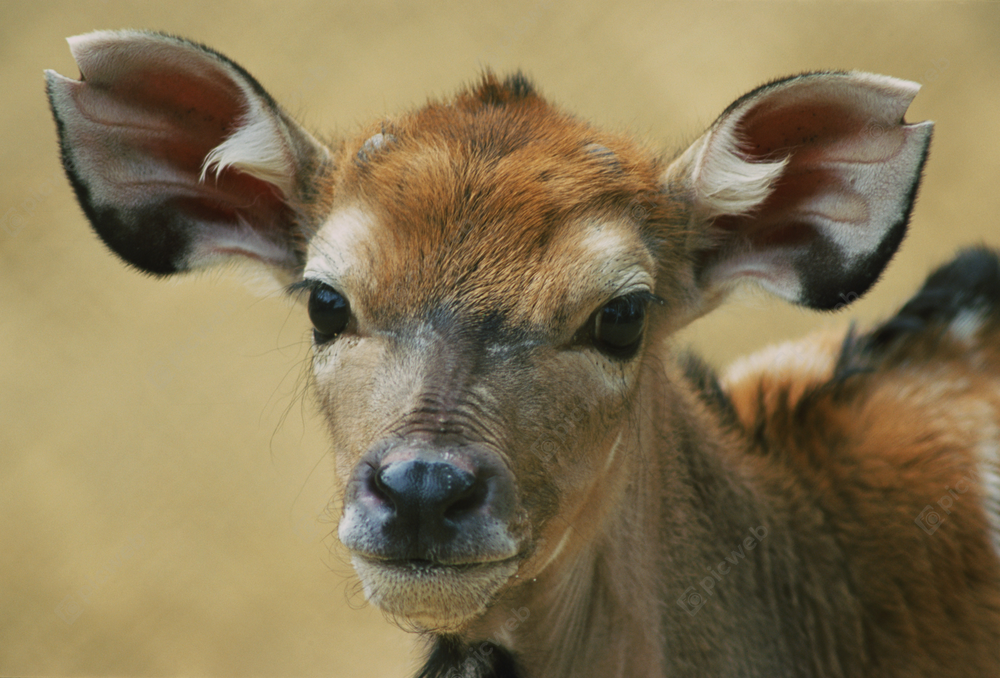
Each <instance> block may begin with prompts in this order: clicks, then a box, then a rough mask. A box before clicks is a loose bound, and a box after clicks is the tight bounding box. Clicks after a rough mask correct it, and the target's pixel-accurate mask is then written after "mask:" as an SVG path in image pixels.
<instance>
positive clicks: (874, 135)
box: [665, 73, 933, 309]
mask: <svg viewBox="0 0 1000 678" xmlns="http://www.w3.org/2000/svg"><path fill="white" fill-rule="evenodd" d="M918 89H919V85H917V84H915V83H911V82H906V81H903V80H896V79H894V78H889V77H885V76H878V75H870V74H866V73H813V74H808V75H801V76H797V77H793V78H789V79H787V80H781V81H777V82H773V83H771V84H769V85H765V86H763V87H761V88H759V89H757V90H754V91H753V92H751V93H749V94H747V95H746V96H744V97H742V98H740V99H738V100H737V101H736V102H735V103H733V104H732V105H731V106H730V107H729V108H728V109H727V110H726V111H725V112H724V113H723V114H722V116H720V117H719V119H718V120H716V122H715V123H714V124H713V125H712V127H711V128H710V129H709V130H708V131H707V132H706V133H705V134H704V135H703V136H702V137H701V138H700V139H698V140H697V141H696V142H695V143H694V144H693V145H692V146H691V147H690V148H689V149H688V150H687V151H686V152H685V153H684V154H683V155H682V156H680V157H679V158H678V159H677V160H676V161H675V162H674V163H673V164H672V165H671V166H670V167H669V168H668V170H667V173H666V177H665V182H666V184H667V187H666V188H667V190H669V191H671V192H681V193H682V194H685V195H687V196H688V198H689V200H690V201H691V207H692V216H691V218H692V224H691V226H692V227H693V229H694V232H695V238H694V241H695V242H694V243H693V245H692V253H691V254H692V256H693V258H694V260H695V262H696V263H695V277H696V284H697V285H698V287H699V288H700V294H701V296H702V299H703V302H704V305H705V306H706V307H711V306H712V305H714V304H715V303H718V301H720V300H721V299H722V297H724V296H725V294H726V293H727V292H728V291H729V290H730V289H732V288H733V287H734V286H736V285H738V284H740V283H742V282H746V281H752V282H755V283H757V284H758V285H760V286H761V287H763V288H764V289H766V290H768V291H770V292H772V293H773V294H776V295H778V296H780V297H783V298H785V299H788V300H789V301H792V302H795V303H798V304H802V305H804V306H809V307H812V308H817V309H832V308H835V307H838V306H842V305H844V303H845V302H847V301H850V300H854V299H857V298H858V297H860V296H861V295H862V294H864V293H865V292H866V291H867V290H868V288H869V287H871V285H872V284H873V283H874V282H875V280H876V279H877V278H878V276H879V274H880V273H881V272H882V270H883V269H884V268H885V266H886V264H887V263H888V262H889V259H890V258H891V257H892V255H893V254H894V253H895V251H896V249H897V248H898V246H899V243H900V242H901V241H902V239H903V235H904V234H905V231H906V224H907V221H908V219H909V214H910V210H911V208H912V206H913V201H914V198H915V196H916V192H917V186H918V184H919V181H920V172H921V168H922V167H923V164H924V160H925V158H926V155H927V149H928V146H929V144H930V139H931V131H932V127H933V123H930V122H924V123H920V124H915V125H910V124H906V123H905V122H904V120H903V114H904V113H905V111H906V109H907V107H908V106H909V104H910V101H912V99H913V97H914V96H916V93H917V90H918Z"/></svg>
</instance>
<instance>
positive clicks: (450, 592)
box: [352, 555, 518, 633]
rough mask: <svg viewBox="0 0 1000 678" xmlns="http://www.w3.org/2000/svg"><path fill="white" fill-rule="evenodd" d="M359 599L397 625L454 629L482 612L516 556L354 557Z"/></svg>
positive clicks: (440, 630)
mask: <svg viewBox="0 0 1000 678" xmlns="http://www.w3.org/2000/svg"><path fill="white" fill-rule="evenodd" d="M352 563H353V565H354V569H355V571H356V572H357V573H358V576H359V577H360V578H361V583H362V585H363V586H364V590H365V598H367V599H368V602H370V603H372V604H373V605H375V606H376V607H378V608H379V609H381V610H382V611H383V612H385V613H387V614H389V615H392V616H393V617H394V618H395V620H396V623H397V624H399V625H400V627H402V628H407V627H412V628H413V629H416V630H417V631H421V632H432V633H458V632H461V631H462V629H463V628H465V627H466V626H467V625H468V624H469V623H471V622H472V621H474V620H475V619H476V618H477V617H479V616H481V615H482V614H483V613H485V612H486V608H487V606H488V605H489V604H490V603H491V602H492V601H493V600H494V599H495V598H496V596H497V594H498V593H499V592H500V591H501V589H503V588H504V586H505V585H506V584H507V582H508V581H510V579H511V577H513V576H514V573H516V572H517V569H518V564H517V562H516V559H513V558H512V559H508V560H502V561H496V562H486V563H471V564H464V565H442V564H436V563H433V562H430V561H386V560H375V559H370V558H366V557H364V556H360V555H354V556H353V558H352Z"/></svg>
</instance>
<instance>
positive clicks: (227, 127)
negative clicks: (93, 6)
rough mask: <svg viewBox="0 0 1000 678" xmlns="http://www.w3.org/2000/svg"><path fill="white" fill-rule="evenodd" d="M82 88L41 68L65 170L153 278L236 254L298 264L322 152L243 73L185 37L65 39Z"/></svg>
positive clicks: (106, 228) (282, 265) (90, 212)
mask: <svg viewBox="0 0 1000 678" xmlns="http://www.w3.org/2000/svg"><path fill="white" fill-rule="evenodd" d="M69 45H70V50H71V51H72V53H73V57H74V58H75V59H76V61H77V63H78V64H79V66H80V73H81V77H80V80H71V79H69V78H65V77H63V76H61V75H58V74H57V73H54V72H52V71H46V79H47V81H48V93H49V100H50V103H51V105H52V112H53V114H54V116H55V119H56V124H57V127H58V130H59V139H60V145H61V148H62V158H63V164H64V166H65V168H66V173H67V175H68V176H69V179H70V181H71V182H72V184H73V187H74V189H75V190H76V195H77V198H78V199H79V201H80V204H81V206H82V207H83V210H84V212H85V213H86V215H87V217H88V218H89V219H90V221H91V223H92V224H93V226H94V229H95V230H96V231H97V233H98V235H100V237H101V238H102V239H103V240H104V242H105V243H106V244H107V245H108V246H109V247H110V248H111V249H112V250H114V251H115V252H116V253H117V254H118V255H119V256H121V257H122V258H123V259H124V260H125V261H126V262H128V263H130V264H133V265H135V266H137V267H139V268H140V269H143V270H145V271H148V272H150V273H155V274H170V273H174V272H177V271H183V270H187V269H192V268H198V267H203V266H207V265H209V264H213V263H217V262H218V261H220V260H223V259H227V258H229V257H231V256H234V255H237V256H244V257H250V258H252V259H256V260H259V261H262V262H264V263H266V264H269V265H271V266H273V267H276V268H278V269H285V270H295V269H297V268H299V267H301V265H302V258H303V254H302V250H301V248H302V247H303V243H302V242H301V241H302V240H303V239H302V238H301V237H300V234H299V233H298V230H299V229H300V228H301V223H300V221H301V216H302V213H303V211H304V210H307V208H308V201H309V197H308V196H309V195H310V194H311V193H314V191H313V190H312V182H314V181H315V177H316V176H317V174H318V173H320V170H321V168H322V166H323V165H325V164H327V163H328V162H329V155H328V152H327V150H326V149H325V147H323V146H322V145H321V144H319V143H318V142H317V141H316V140H315V139H313V138H312V137H311V136H310V135H309V134H308V133H306V132H305V131H304V130H303V129H302V128H301V127H299V126H298V125H297V124H296V123H295V122H294V121H292V120H291V119H290V118H288V117H287V116H286V115H285V114H284V113H283V112H282V111H281V110H280V109H279V108H278V106H277V105H276V104H275V103H274V101H273V100H272V99H271V97H270V96H268V94H267V93H266V92H265V91H264V90H263V88H261V86H260V85H259V84H257V82H256V81H255V80H254V79H253V78H252V77H250V75H249V74H248V73H247V72H246V71H244V70H243V69H242V68H240V67H239V66H237V65H236V64H234V63H233V62H231V61H229V60H228V59H226V58H225V57H223V56H222V55H220V54H218V53H216V52H213V51H211V50H209V49H207V48H205V47H202V46H199V45H195V44H193V43H189V42H187V41H184V40H181V39H179V38H174V37H171V36H167V35H160V34H154V33H144V32H138V31H120V32H112V31H101V32H96V33H89V34H87V35H82V36H77V37H75V38H70V39H69Z"/></svg>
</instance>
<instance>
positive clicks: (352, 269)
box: [306, 76, 660, 322]
mask: <svg viewBox="0 0 1000 678" xmlns="http://www.w3.org/2000/svg"><path fill="white" fill-rule="evenodd" d="M659 172H660V168H659V165H658V162H657V161H656V160H655V159H653V158H652V157H651V156H650V155H649V154H648V153H646V152H645V151H644V150H642V149H641V148H638V147H636V146H635V145H634V144H633V143H632V142H630V141H628V140H626V139H624V138H621V137H617V136H614V135H608V134H604V133H601V132H598V131H597V130H594V129H592V128H590V127H589V126H587V125H585V124H583V123H581V122H580V121H577V120H575V119H573V118H571V117H569V116H566V115H564V114H562V113H560V112H558V111H556V110H555V109H553V108H552V107H551V106H549V105H548V104H546V103H545V102H544V101H543V100H542V99H541V98H539V97H538V96H537V95H535V94H534V93H533V92H531V91H530V89H528V87H527V85H526V84H525V83H523V81H519V80H517V79H511V80H508V81H507V82H506V83H499V82H498V81H496V80H494V79H493V78H492V77H491V76H487V77H486V78H485V79H484V81H483V82H482V83H481V84H480V85H479V86H478V88H476V89H473V90H470V91H466V92H463V93H462V94H460V95H459V96H458V97H456V98H455V99H454V100H452V101H450V102H447V103H432V104H429V105H428V106H426V107H424V108H423V109H420V110H418V111H416V112H414V113H412V114H409V115H407V116H403V117H401V118H398V119H394V120H387V121H382V122H380V123H378V124H377V125H375V126H372V127H371V128H369V129H367V130H364V131H363V132H362V134H360V135H358V137H356V138H355V139H354V140H353V141H351V142H348V143H345V144H344V146H343V147H342V149H341V152H340V159H339V163H338V169H337V176H336V179H335V181H334V185H333V188H332V193H333V207H332V209H331V211H330V213H329V215H328V217H327V218H326V219H325V221H324V222H323V223H322V225H321V227H320V228H319V230H318V232H317V234H316V236H315V237H314V238H313V239H312V240H311V242H310V248H309V249H310V253H309V259H308V263H307V267H306V275H307V277H319V278H326V279H327V280H328V281H330V282H331V284H334V285H335V286H340V287H341V288H342V289H344V291H345V292H346V293H347V294H348V296H349V297H352V298H353V299H354V300H355V303H356V304H357V303H360V304H361V305H363V306H364V307H365V308H367V309H369V310H376V309H377V310H380V311H381V312H383V313H389V309H397V310H398V311H399V312H403V310H405V311H407V312H409V313H412V312H413V311H414V310H416V309H427V308H429V307H434V306H437V305H441V304H450V305H458V306H461V307H463V308H465V309H468V310H470V311H472V312H476V313H480V314H492V313H496V312H497V311H501V312H502V313H503V314H505V315H507V316H517V319H518V320H522V321H528V322H537V321H542V320H543V319H547V320H550V319H551V315H552V314H553V313H554V312H556V311H557V310H559V309H562V308H565V307H566V306H567V305H573V304H574V303H586V302H587V301H588V299H587V298H586V297H587V296H588V295H590V296H594V297H595V300H594V303H600V302H601V301H602V299H601V298H600V297H601V296H602V295H606V296H607V297H610V296H612V295H613V294H614V293H615V290H616V288H618V287H621V286H623V285H631V286H633V287H634V286H635V285H636V284H638V283H639V282H644V283H645V284H646V285H649V286H651V285H652V282H653V281H652V279H651V277H650V276H651V275H652V273H653V263H652V261H653V260H652V254H651V249H652V247H653V243H652V237H651V234H650V233H648V232H647V231H645V230H643V223H644V222H645V221H646V217H648V216H649V215H650V213H651V212H653V211H654V210H655V209H657V208H658V207H659V201H660V196H659V187H658V175H659ZM643 276H645V278H646V280H640V279H641V278H642V277H643ZM574 296H577V297H580V298H579V299H573V297H574ZM512 319H513V318H512Z"/></svg>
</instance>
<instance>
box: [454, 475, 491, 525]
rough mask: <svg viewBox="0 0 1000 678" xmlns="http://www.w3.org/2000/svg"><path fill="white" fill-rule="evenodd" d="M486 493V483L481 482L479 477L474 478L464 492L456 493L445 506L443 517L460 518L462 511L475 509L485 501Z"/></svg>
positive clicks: (487, 492)
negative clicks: (452, 499)
mask: <svg viewBox="0 0 1000 678" xmlns="http://www.w3.org/2000/svg"><path fill="white" fill-rule="evenodd" d="M488 494H489V488H488V487H487V486H486V483H484V482H481V481H480V480H479V479H476V480H474V481H473V483H472V485H470V486H469V487H468V488H467V489H466V490H465V491H464V492H462V493H460V494H458V495H456V496H455V499H454V501H452V502H451V503H450V504H448V505H447V506H446V507H445V509H444V517H445V518H449V519H451V520H454V519H456V518H460V517H461V516H462V514H464V513H467V512H470V511H475V510H476V509H478V508H479V507H481V506H482V505H483V504H485V503H486V497H487V495H488Z"/></svg>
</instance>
